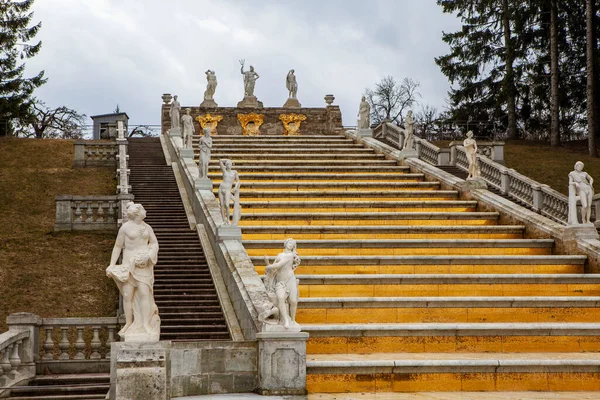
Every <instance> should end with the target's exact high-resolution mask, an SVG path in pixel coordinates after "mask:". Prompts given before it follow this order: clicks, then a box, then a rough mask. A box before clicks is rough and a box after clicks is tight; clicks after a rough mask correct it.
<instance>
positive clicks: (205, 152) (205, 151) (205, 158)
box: [198, 126, 213, 179]
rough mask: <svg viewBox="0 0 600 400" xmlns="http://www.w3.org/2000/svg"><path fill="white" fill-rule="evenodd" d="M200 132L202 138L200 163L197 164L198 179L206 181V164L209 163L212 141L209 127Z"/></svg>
mask: <svg viewBox="0 0 600 400" xmlns="http://www.w3.org/2000/svg"><path fill="white" fill-rule="evenodd" d="M202 132H204V136H201V137H200V143H199V147H200V161H199V163H198V167H199V172H200V178H207V179H208V164H209V163H210V154H211V150H212V145H213V139H212V137H211V136H210V127H208V126H207V127H205V128H204V129H203V130H202Z"/></svg>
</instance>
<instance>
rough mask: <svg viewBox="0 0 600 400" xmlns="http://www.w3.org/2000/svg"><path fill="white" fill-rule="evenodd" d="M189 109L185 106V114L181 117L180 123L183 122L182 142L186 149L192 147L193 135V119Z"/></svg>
mask: <svg viewBox="0 0 600 400" xmlns="http://www.w3.org/2000/svg"><path fill="white" fill-rule="evenodd" d="M191 111H192V110H191V109H190V108H186V109H185V114H184V115H183V117H181V123H182V124H183V143H184V147H185V148H186V149H191V148H192V139H193V137H194V119H193V118H192V116H191V115H190V112H191Z"/></svg>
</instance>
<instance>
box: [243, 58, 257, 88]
mask: <svg viewBox="0 0 600 400" xmlns="http://www.w3.org/2000/svg"><path fill="white" fill-rule="evenodd" d="M244 63H245V60H240V64H241V65H242V67H241V68H240V72H241V74H242V75H244V97H254V86H255V85H256V80H257V79H258V78H260V76H259V75H258V74H257V73H256V72H255V71H254V67H253V66H252V65H251V66H250V70H248V71H245V72H244Z"/></svg>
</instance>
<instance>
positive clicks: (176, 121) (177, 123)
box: [169, 95, 181, 130]
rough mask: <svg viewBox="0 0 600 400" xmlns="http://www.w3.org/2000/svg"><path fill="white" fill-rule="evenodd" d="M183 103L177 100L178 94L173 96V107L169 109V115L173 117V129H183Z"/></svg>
mask: <svg viewBox="0 0 600 400" xmlns="http://www.w3.org/2000/svg"><path fill="white" fill-rule="evenodd" d="M180 114H181V104H179V102H178V101H177V95H175V96H173V102H172V103H171V108H170V109H169V116H170V117H171V129H173V130H180V129H181V118H180Z"/></svg>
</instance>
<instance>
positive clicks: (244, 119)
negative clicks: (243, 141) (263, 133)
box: [237, 113, 265, 136]
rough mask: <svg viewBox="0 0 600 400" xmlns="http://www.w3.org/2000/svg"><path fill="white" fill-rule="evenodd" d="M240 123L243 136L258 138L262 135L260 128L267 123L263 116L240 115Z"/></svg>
mask: <svg viewBox="0 0 600 400" xmlns="http://www.w3.org/2000/svg"><path fill="white" fill-rule="evenodd" d="M237 118H238V121H240V124H241V125H242V135H244V136H258V135H260V131H259V129H260V126H261V125H262V124H263V122H264V121H265V116H264V115H263V114H256V113H250V114H238V115H237Z"/></svg>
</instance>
